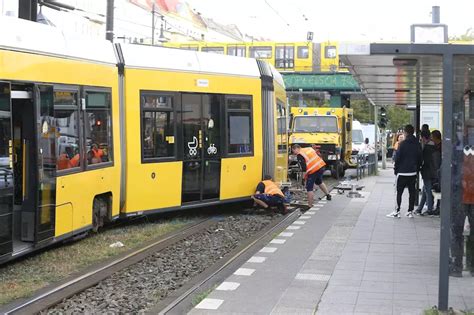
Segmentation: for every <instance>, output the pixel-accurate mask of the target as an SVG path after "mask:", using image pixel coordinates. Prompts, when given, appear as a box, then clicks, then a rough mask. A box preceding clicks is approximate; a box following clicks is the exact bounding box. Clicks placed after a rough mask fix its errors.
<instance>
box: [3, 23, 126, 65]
mask: <svg viewBox="0 0 474 315" xmlns="http://www.w3.org/2000/svg"><path fill="white" fill-rule="evenodd" d="M0 29H2V30H3V32H2V36H0V48H1V49H6V50H13V51H26V52H31V53H36V54H42V55H49V56H59V57H63V58H68V59H81V60H88V61H92V62H100V63H108V64H116V63H117V58H116V57H115V53H114V50H113V46H112V43H110V42H108V41H105V40H97V41H91V40H90V39H87V40H85V39H84V40H81V39H78V40H76V39H68V38H67V37H66V36H65V35H64V34H63V33H62V32H61V31H60V30H59V29H57V28H55V27H52V26H49V25H45V24H41V23H36V22H31V21H27V20H24V19H18V18H13V17H6V16H2V17H0Z"/></svg>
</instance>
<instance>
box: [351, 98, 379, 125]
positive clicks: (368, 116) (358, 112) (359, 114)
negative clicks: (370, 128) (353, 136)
mask: <svg viewBox="0 0 474 315" xmlns="http://www.w3.org/2000/svg"><path fill="white" fill-rule="evenodd" d="M351 108H352V109H353V110H354V120H358V121H360V122H361V123H365V124H373V123H374V108H373V106H372V105H370V103H369V101H367V100H351Z"/></svg>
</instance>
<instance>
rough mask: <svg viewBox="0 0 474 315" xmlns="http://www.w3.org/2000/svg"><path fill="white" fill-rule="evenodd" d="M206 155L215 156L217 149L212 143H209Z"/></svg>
mask: <svg viewBox="0 0 474 315" xmlns="http://www.w3.org/2000/svg"><path fill="white" fill-rule="evenodd" d="M207 154H209V155H211V154H217V148H216V147H215V145H214V143H211V144H210V146H209V148H207Z"/></svg>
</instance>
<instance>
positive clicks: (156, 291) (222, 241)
mask: <svg viewBox="0 0 474 315" xmlns="http://www.w3.org/2000/svg"><path fill="white" fill-rule="evenodd" d="M275 218H276V214H270V213H260V214H256V213H250V214H235V215H232V216H225V217H223V218H222V220H221V221H219V222H217V223H216V224H215V225H213V226H211V227H210V228H208V229H207V230H206V231H204V232H201V233H198V234H195V235H192V236H191V237H189V238H187V239H184V240H182V241H179V242H178V243H176V244H174V245H172V246H170V247H168V248H167V249H165V250H163V251H161V252H158V253H155V254H153V255H151V256H149V257H147V258H145V259H144V260H143V261H141V262H140V263H138V264H135V265H133V266H131V267H128V268H126V269H124V270H122V271H119V272H117V273H115V274H114V275H112V276H111V277H110V278H108V279H106V280H104V281H101V282H100V283H98V284H97V285H95V286H93V287H91V288H89V289H87V290H86V291H84V292H82V293H80V294H77V295H75V296H73V297H71V298H69V299H67V300H64V301H63V302H62V303H60V304H58V305H56V306H55V307H53V308H51V309H49V310H48V311H45V312H43V314H70V313H86V314H97V313H105V312H107V313H137V312H144V311H146V310H147V309H148V308H150V307H152V306H153V305H154V304H156V303H157V302H158V301H160V300H162V299H163V298H165V297H166V296H167V295H168V294H169V293H170V292H172V291H174V290H177V289H179V288H180V287H181V286H183V284H185V283H186V282H188V281H190V280H191V278H192V277H194V276H196V275H198V274H199V273H201V272H203V271H204V270H205V269H206V268H208V267H210V266H211V265H212V264H214V263H215V262H216V261H218V260H219V259H221V258H222V257H224V256H225V255H226V254H227V253H229V252H231V251H232V250H233V249H234V248H236V247H237V246H238V245H239V244H240V243H241V242H242V241H244V240H245V239H248V238H249V237H251V236H252V235H255V234H256V233H258V232H259V231H261V230H262V229H263V228H265V226H267V225H268V224H269V223H270V222H271V221H273V220H274V219H275Z"/></svg>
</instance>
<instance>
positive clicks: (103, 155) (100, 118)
mask: <svg viewBox="0 0 474 315" xmlns="http://www.w3.org/2000/svg"><path fill="white" fill-rule="evenodd" d="M84 124H85V137H86V151H87V164H88V165H93V164H99V163H104V162H110V161H112V153H113V150H112V119H111V99H110V93H108V92H96V91H86V113H85V121H84Z"/></svg>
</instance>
